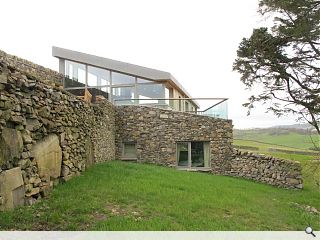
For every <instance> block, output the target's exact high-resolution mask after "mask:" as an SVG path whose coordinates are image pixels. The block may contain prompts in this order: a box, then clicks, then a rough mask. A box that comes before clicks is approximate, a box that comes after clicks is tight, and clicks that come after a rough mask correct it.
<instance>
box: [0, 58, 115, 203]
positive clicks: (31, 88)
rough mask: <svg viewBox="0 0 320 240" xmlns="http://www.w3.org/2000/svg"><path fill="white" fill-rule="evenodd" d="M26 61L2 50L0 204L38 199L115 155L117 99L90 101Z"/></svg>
mask: <svg viewBox="0 0 320 240" xmlns="http://www.w3.org/2000/svg"><path fill="white" fill-rule="evenodd" d="M21 62H23V61H22V60H21V59H18V58H16V57H12V56H10V55H5V54H4V53H3V52H0V180H1V184H0V209H5V208H11V207H14V206H17V205H21V204H22V203H24V202H23V201H21V199H24V200H25V201H26V203H28V204H32V203H33V202H34V201H35V200H36V199H38V198H40V197H41V196H45V195H46V194H47V193H48V191H49V190H50V189H51V188H52V186H53V185H55V184H57V183H58V182H59V181H61V180H64V181H66V180H68V179H70V178H71V177H72V176H74V175H78V174H79V173H80V172H81V171H84V170H85V168H86V166H88V165H90V164H93V163H95V162H102V161H107V160H112V159H114V158H115V122H114V116H115V111H114V107H113V106H112V104H111V103H109V102H107V101H101V102H99V103H97V104H94V105H92V104H88V103H85V102H83V101H82V100H80V99H78V98H76V97H75V96H73V95H71V94H69V93H67V92H65V91H63V90H62V89H61V86H59V85H58V84H57V83H55V82H53V81H51V82H50V81H47V79H51V78H52V77H53V75H54V74H56V76H57V77H58V76H59V74H58V73H54V74H53V73H52V72H53V71H52V70H50V71H47V70H46V69H45V68H43V69H42V70H41V71H40V70H39V69H41V68H38V67H37V66H36V65H35V66H36V67H35V68H33V69H35V70H34V71H31V70H30V69H29V67H26V66H25V65H21ZM27 63H28V64H29V62H27ZM28 66H29V65H28ZM31 66H32V65H31ZM31 68H32V67H31ZM25 70H27V72H25ZM43 71H44V72H43ZM30 73H32V74H30ZM38 73H39V74H38ZM45 73H47V75H46V77H44V79H43V78H42V76H43V75H45ZM53 78H54V77H53ZM13 179H22V181H18V182H17V181H15V182H14V181H13ZM21 183H22V184H21Z"/></svg>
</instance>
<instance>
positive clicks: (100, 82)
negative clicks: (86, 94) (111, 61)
mask: <svg viewBox="0 0 320 240" xmlns="http://www.w3.org/2000/svg"><path fill="white" fill-rule="evenodd" d="M107 85H110V71H108V70H105V69H102V68H97V67H93V66H88V86H89V87H101V86H107Z"/></svg>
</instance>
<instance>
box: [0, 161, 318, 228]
mask: <svg viewBox="0 0 320 240" xmlns="http://www.w3.org/2000/svg"><path fill="white" fill-rule="evenodd" d="M307 205H308V206H312V207H315V208H317V209H320V193H319V191H317V190H315V189H313V188H312V187H310V186H307V187H306V188H305V189H303V190H301V191H299V190H286V189H279V188H275V187H272V186H269V185H265V184H260V183H255V182H252V181H247V180H243V179H238V178H232V177H225V176H215V175H210V174H205V173H194V172H184V171H178V170H175V169H169V168H164V167H159V166H153V165H144V164H134V163H124V162H117V161H113V162H108V163H104V164H99V165H95V166H93V167H91V168H89V169H88V170H87V171H86V172H85V173H83V175H81V176H79V177H75V178H73V179H72V180H70V181H69V182H67V183H66V184H62V185H59V186H58V187H57V188H55V189H54V191H53V192H52V195H51V196H50V198H49V199H43V200H41V201H40V202H38V203H37V204H36V205H34V206H31V207H22V208H19V209H15V210H13V211H7V212H1V213H0V229H1V230H9V229H13V230H17V229H19V230H303V229H304V228H305V226H306V224H308V223H311V224H312V225H313V226H314V228H315V229H316V230H319V229H320V226H319V225H320V223H319V215H316V214H313V213H310V212H308V211H306V210H305V209H303V206H307Z"/></svg>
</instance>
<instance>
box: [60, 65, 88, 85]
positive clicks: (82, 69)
mask: <svg viewBox="0 0 320 240" xmlns="http://www.w3.org/2000/svg"><path fill="white" fill-rule="evenodd" d="M65 76H66V79H65V88H67V87H84V86H85V84H86V65H85V64H81V63H76V62H72V61H65Z"/></svg>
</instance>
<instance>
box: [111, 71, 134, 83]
mask: <svg viewBox="0 0 320 240" xmlns="http://www.w3.org/2000/svg"><path fill="white" fill-rule="evenodd" d="M111 78H112V85H121V84H135V82H136V79H135V77H133V76H129V75H126V74H122V73H117V72H112V76H111Z"/></svg>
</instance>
